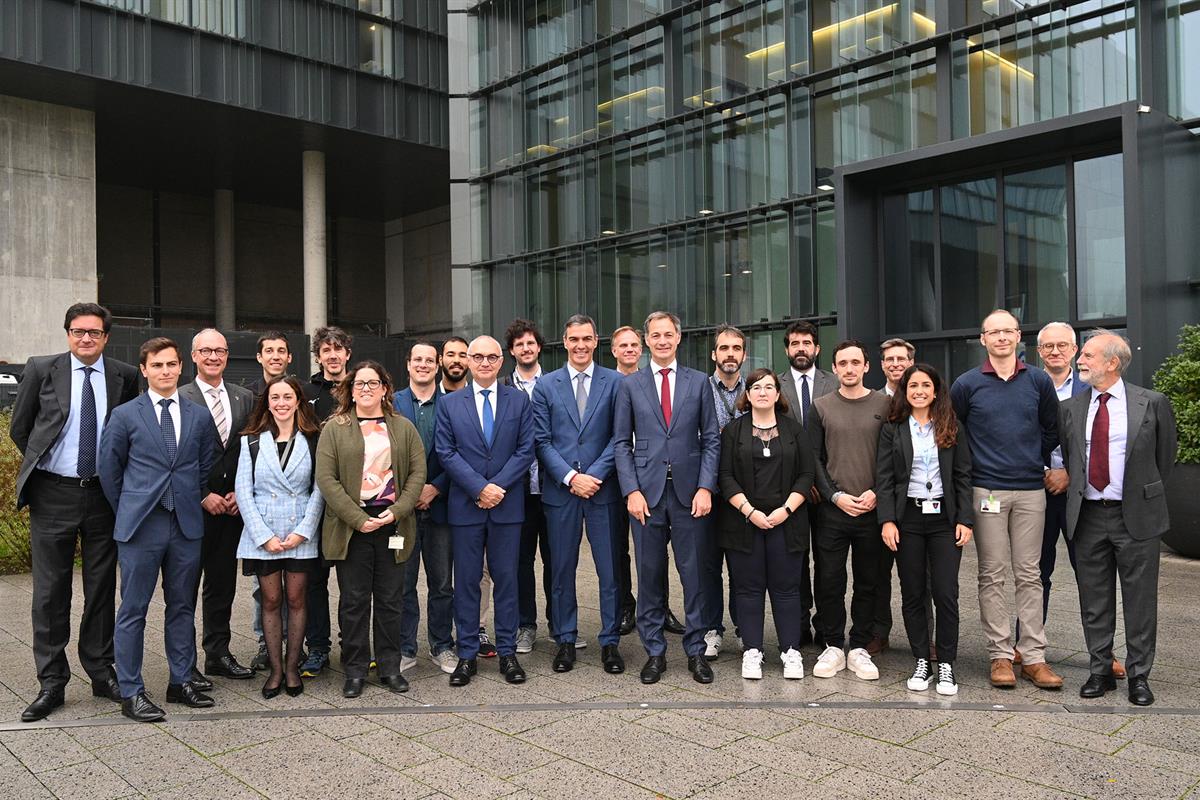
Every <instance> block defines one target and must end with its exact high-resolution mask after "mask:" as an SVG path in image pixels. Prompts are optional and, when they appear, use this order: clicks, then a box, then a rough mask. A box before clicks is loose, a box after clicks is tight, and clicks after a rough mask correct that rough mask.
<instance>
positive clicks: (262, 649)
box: [250, 643, 271, 672]
mask: <svg viewBox="0 0 1200 800" xmlns="http://www.w3.org/2000/svg"><path fill="white" fill-rule="evenodd" d="M270 666H271V657H270V656H269V655H268V654H267V645H266V643H263V644H260V645H259V646H258V652H257V653H255V654H254V658H253V659H251V661H250V669H252V670H254V671H255V672H262V671H263V670H266V669H268V668H269V667H270Z"/></svg>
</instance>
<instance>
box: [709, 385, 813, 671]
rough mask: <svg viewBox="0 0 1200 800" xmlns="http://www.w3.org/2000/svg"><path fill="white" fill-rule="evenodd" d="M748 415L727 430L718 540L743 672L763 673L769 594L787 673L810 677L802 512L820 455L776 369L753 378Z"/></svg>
mask: <svg viewBox="0 0 1200 800" xmlns="http://www.w3.org/2000/svg"><path fill="white" fill-rule="evenodd" d="M737 407H738V409H739V410H740V411H742V412H746V411H747V410H749V412H750V413H748V414H747V413H743V414H742V416H740V417H738V418H737V419H735V420H733V421H732V422H730V423H729V424H728V425H726V426H725V430H724V431H722V433H721V467H720V472H719V481H720V487H721V496H722V497H724V498H727V500H728V503H727V504H724V505H722V507H721V511H720V532H719V540H720V543H721V546H722V547H723V548H725V554H726V557H727V558H728V560H729V573H730V583H731V584H732V585H733V587H734V602H735V603H736V607H737V618H738V628H739V629H740V631H741V634H742V642H743V644H744V648H745V649H744V651H743V653H742V677H743V678H752V679H758V678H761V677H762V660H763V623H764V616H765V613H764V610H765V602H764V601H765V598H766V592H768V591H769V592H770V593H771V611H772V613H773V615H774V617H775V631H776V633H777V634H778V636H779V650H780V660H781V661H783V677H785V678H790V679H798V678H802V677H804V662H803V660H802V659H801V656H800V636H801V635H802V634H803V631H804V625H803V624H802V623H801V621H802V620H803V619H804V609H803V608H802V607H801V604H800V575H801V574H802V573H803V572H804V569H805V566H806V564H805V553H806V552H807V550H808V514H799V513H796V512H798V511H799V510H800V506H801V505H802V504H803V503H804V498H805V497H807V496H808V492H809V489H811V488H812V485H813V473H814V464H813V453H812V447H811V446H809V444H808V437H807V436H805V434H804V429H803V428H802V427H801V426H800V424H799V423H798V422H796V421H795V420H793V419H792V418H791V417H789V416H788V415H787V410H788V403H787V400H786V399H785V398H784V397H783V395H781V394H780V392H779V378H778V377H776V375H775V373H774V372H772V371H771V370H769V369H756V370H754V371H753V372H751V373H750V374H749V375H748V376H747V377H746V392H745V394H743V395H742V396H741V397H739V398H738V401H737Z"/></svg>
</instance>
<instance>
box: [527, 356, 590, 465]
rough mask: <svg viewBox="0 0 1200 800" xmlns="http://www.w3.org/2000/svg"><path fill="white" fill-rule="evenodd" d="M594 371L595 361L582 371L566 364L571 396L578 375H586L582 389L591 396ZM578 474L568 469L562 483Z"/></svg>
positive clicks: (576, 384) (577, 384) (573, 392)
mask: <svg viewBox="0 0 1200 800" xmlns="http://www.w3.org/2000/svg"><path fill="white" fill-rule="evenodd" d="M595 371H596V362H595V361H593V362H591V363H590V364H588V365H587V369H585V370H583V371H582V372H581V371H580V370H577V369H575V368H574V367H573V366H571V365H570V364H568V365H567V375H569V376H570V377H571V396H572V397H573V396H574V395H575V390H576V387H578V386H579V376H580V375H586V376H587V377H586V378H584V379H583V388H584V391H586V392H587V393H588V398H589V399H590V398H591V396H592V375H593V373H594V372H595ZM579 421H580V422H581V423H582V422H583V419H582V418H580V420H579ZM535 461H536V459H535ZM578 474H579V471H578V470H574V469H572V470H568V471H567V474H566V475H565V476H564V477H563V483H564V484H566V485H567V486H570V485H571V480H572V479H574V477H575V476H576V475H578Z"/></svg>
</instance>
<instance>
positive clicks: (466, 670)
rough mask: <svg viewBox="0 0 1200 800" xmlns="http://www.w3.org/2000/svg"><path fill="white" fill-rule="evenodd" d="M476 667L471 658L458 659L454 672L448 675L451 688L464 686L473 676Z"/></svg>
mask: <svg viewBox="0 0 1200 800" xmlns="http://www.w3.org/2000/svg"><path fill="white" fill-rule="evenodd" d="M475 671H476V666H475V659H473V658H460V659H459V660H458V666H456V667H455V668H454V672H451V673H450V685H451V686H466V685H467V684H468V683H470V682H471V676H473V675H474V674H475Z"/></svg>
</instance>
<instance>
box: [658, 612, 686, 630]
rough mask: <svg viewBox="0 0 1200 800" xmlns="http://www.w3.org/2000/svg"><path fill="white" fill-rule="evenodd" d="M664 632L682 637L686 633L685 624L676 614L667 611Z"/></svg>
mask: <svg viewBox="0 0 1200 800" xmlns="http://www.w3.org/2000/svg"><path fill="white" fill-rule="evenodd" d="M663 630H664V631H666V632H667V633H673V634H675V635H677V636H678V635H681V634H682V633H683V631H684V628H683V623H682V622H680V621H679V620H678V619H676V618H675V614H674V612H672V611H671V610H670V609H668V610H667V618H666V620H665V621H664V622H663Z"/></svg>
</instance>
